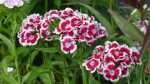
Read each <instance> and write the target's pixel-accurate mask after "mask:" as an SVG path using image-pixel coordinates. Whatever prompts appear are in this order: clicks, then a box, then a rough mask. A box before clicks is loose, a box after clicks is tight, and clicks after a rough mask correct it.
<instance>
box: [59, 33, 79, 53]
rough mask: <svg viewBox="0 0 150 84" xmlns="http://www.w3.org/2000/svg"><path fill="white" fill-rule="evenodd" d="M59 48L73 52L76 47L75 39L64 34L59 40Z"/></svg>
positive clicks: (66, 51) (65, 51)
mask: <svg viewBox="0 0 150 84" xmlns="http://www.w3.org/2000/svg"><path fill="white" fill-rule="evenodd" d="M60 41H61V50H62V51H63V52H64V53H65V54H68V53H73V52H75V51H76V49H77V45H76V42H75V40H74V39H73V38H72V37H70V36H65V37H63V38H62V39H61V40H60Z"/></svg>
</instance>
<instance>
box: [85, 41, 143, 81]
mask: <svg viewBox="0 0 150 84" xmlns="http://www.w3.org/2000/svg"><path fill="white" fill-rule="evenodd" d="M133 64H141V61H140V52H139V50H137V49H136V48H129V47H128V46H127V45H125V44H122V45H121V44H119V43H118V42H116V41H113V42H109V41H107V42H106V43H105V45H104V46H102V45H99V46H97V47H96V48H95V50H94V51H93V53H92V56H91V57H90V58H89V59H87V60H85V62H84V63H83V66H85V68H86V70H88V71H90V72H91V73H94V72H95V71H96V72H97V73H98V74H100V75H103V77H104V78H105V79H106V80H110V81H112V82H114V81H117V80H119V79H120V78H123V77H127V76H128V74H129V67H130V66H131V65H133Z"/></svg>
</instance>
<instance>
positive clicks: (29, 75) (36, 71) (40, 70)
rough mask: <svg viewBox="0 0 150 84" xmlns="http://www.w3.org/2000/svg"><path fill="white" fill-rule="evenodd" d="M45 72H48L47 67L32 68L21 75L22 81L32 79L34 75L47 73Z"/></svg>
mask: <svg viewBox="0 0 150 84" xmlns="http://www.w3.org/2000/svg"><path fill="white" fill-rule="evenodd" d="M47 72H49V70H48V69H43V68H41V67H40V68H34V69H33V70H31V71H30V72H28V73H27V74H26V75H25V76H23V78H22V83H25V82H30V81H32V80H34V79H35V78H36V77H38V76H40V75H41V74H43V73H47Z"/></svg>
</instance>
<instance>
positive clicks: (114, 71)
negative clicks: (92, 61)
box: [104, 62, 121, 82]
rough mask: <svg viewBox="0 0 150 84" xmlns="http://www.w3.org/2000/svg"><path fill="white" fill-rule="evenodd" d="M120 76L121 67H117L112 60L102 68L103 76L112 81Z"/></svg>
mask: <svg viewBox="0 0 150 84" xmlns="http://www.w3.org/2000/svg"><path fill="white" fill-rule="evenodd" d="M120 76H121V68H120V67H117V68H116V65H115V64H114V63H113V62H110V63H108V64H107V65H106V67H105V68H104V78H105V79H106V80H111V81H113V82H115V81H118V80H119V77H120Z"/></svg>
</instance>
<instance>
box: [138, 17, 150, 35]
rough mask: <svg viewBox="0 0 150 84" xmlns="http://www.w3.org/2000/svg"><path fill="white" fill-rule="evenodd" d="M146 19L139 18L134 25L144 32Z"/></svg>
mask: <svg viewBox="0 0 150 84" xmlns="http://www.w3.org/2000/svg"><path fill="white" fill-rule="evenodd" d="M148 24H149V23H148V20H146V19H145V20H139V21H138V22H137V24H136V26H137V27H138V29H139V30H140V31H141V32H143V33H144V34H146V32H147V29H148Z"/></svg>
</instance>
